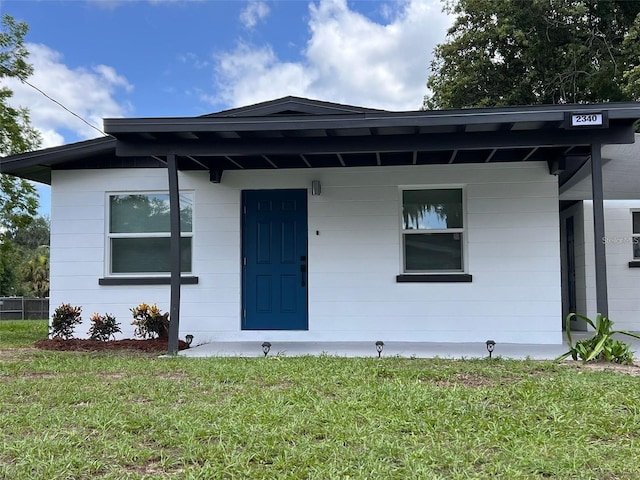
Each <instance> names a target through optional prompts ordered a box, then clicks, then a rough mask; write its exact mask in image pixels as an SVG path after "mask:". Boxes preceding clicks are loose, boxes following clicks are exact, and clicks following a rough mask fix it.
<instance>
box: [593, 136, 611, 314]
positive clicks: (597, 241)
mask: <svg viewBox="0 0 640 480" xmlns="http://www.w3.org/2000/svg"><path fill="white" fill-rule="evenodd" d="M591 191H592V196H593V243H594V253H595V266H596V309H597V313H600V314H602V315H603V316H605V317H606V316H609V304H608V299H607V257H606V249H605V231H604V192H603V188H602V145H601V144H599V143H594V144H592V145H591Z"/></svg>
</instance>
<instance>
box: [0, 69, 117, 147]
mask: <svg viewBox="0 0 640 480" xmlns="http://www.w3.org/2000/svg"><path fill="white" fill-rule="evenodd" d="M0 68H2V70H3V71H4V72H6V73H7V74H8V75H10V76H12V77H16V78H18V80H20V81H21V82H22V83H24V84H25V85H27V86H29V87H31V88H33V89H34V90H35V91H37V92H38V93H40V94H41V95H43V96H44V97H45V98H47V99H49V100H50V101H52V102H53V103H55V104H56V105H58V106H59V107H60V108H62V109H63V110H65V111H66V112H68V113H70V114H71V115H73V116H74V117H76V118H77V119H79V120H81V121H82V122H84V123H85V124H87V125H88V126H89V127H91V128H93V129H94V130H96V131H98V132H99V133H100V134H102V135H104V136H105V137H107V136H108V135H107V134H106V133H105V132H103V131H102V130H100V129H99V128H98V127H96V126H95V125H93V124H92V123H91V122H89V121H87V120H85V119H84V118H83V117H82V116H80V115H78V114H77V113H76V112H74V111H73V110H71V109H70V108H68V107H67V106H65V105H64V104H62V103H61V102H59V101H58V100H56V99H55V98H53V97H52V96H51V95H49V94H47V93H46V92H44V91H43V90H42V89H40V88H38V87H36V86H35V85H33V84H31V83H29V82H28V81H27V80H25V79H24V78H21V76H20V75H17V74H14V73H13V72H12V71H11V70H9V69H8V68H6V67H4V66H2V65H0Z"/></svg>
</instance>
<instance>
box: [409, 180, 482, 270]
mask: <svg viewBox="0 0 640 480" xmlns="http://www.w3.org/2000/svg"><path fill="white" fill-rule="evenodd" d="M406 190H461V192H462V228H445V229H433V228H430V229H405V228H404V221H403V213H404V199H403V192H404V191H406ZM398 203H399V211H398V220H399V230H400V272H401V274H402V275H441V274H463V273H467V271H468V268H467V265H468V264H467V257H468V255H467V252H468V248H467V242H468V236H469V235H468V227H467V192H466V185H462V184H442V185H402V186H400V187H399V202H398ZM424 233H434V234H437V233H460V234H462V242H461V248H462V251H461V252H460V253H461V255H462V258H461V262H460V263H461V268H460V269H459V270H420V271H418V270H409V271H407V270H406V269H405V265H406V261H405V242H404V236H405V235H416V234H424Z"/></svg>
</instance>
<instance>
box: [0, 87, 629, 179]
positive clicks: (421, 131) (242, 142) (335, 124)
mask: <svg viewBox="0 0 640 480" xmlns="http://www.w3.org/2000/svg"><path fill="white" fill-rule="evenodd" d="M592 112H598V113H603V116H604V117H605V118H606V120H607V121H606V124H605V125H603V126H602V128H600V127H597V128H596V127H581V128H567V127H568V125H567V123H566V120H567V118H568V117H567V116H568V115H569V114H571V113H592ZM639 118H640V104H637V103H605V104H589V105H541V106H528V107H505V108H483V109H464V110H441V111H413V112H387V111H381V110H374V109H365V108H361V107H353V106H348V105H340V104H333V103H328V102H319V101H315V100H308V99H300V98H296V97H286V98H284V99H280V100H274V101H271V102H263V103H261V104H257V105H252V106H248V107H242V108H239V109H232V110H227V111H224V112H219V113H217V114H212V115H208V116H202V117H187V118H185V117H176V118H118V119H106V120H105V121H104V129H105V131H106V132H107V133H108V134H110V137H107V138H105V139H96V140H91V141H88V142H81V143H79V144H73V145H67V146H63V147H56V148H54V149H47V150H42V151H40V152H33V153H30V154H24V155H17V156H13V157H9V158H6V159H2V171H4V172H6V173H14V174H17V175H20V176H24V177H25V178H31V179H34V180H37V181H44V182H45V183H48V177H47V173H46V170H47V169H49V170H50V169H62V168H65V169H66V168H114V167H142V166H144V167H150V166H154V167H157V166H164V160H165V159H166V157H167V155H176V159H177V163H178V168H179V169H181V170H208V171H209V172H210V174H211V178H212V180H213V181H219V180H220V178H221V177H222V172H224V171H226V170H251V169H280V168H321V167H361V166H376V165H378V166H387V165H389V166H392V165H424V164H458V163H496V162H522V161H546V162H547V163H548V164H549V171H550V172H551V173H554V174H561V183H562V182H563V181H564V180H565V179H566V178H569V177H570V175H571V174H572V173H573V172H574V171H576V170H578V169H579V168H580V167H581V166H582V165H583V164H584V162H586V161H587V159H588V158H589V155H590V152H591V145H593V144H624V143H633V141H634V135H633V133H634V123H635V122H636V121H637V120H638V119H639Z"/></svg>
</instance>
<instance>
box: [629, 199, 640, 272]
mask: <svg viewBox="0 0 640 480" xmlns="http://www.w3.org/2000/svg"><path fill="white" fill-rule="evenodd" d="M631 218H632V220H631V221H632V233H633V234H632V236H631V238H632V240H633V241H632V242H631V243H632V244H633V259H634V260H640V211H636V212H633V211H632V212H631Z"/></svg>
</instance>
